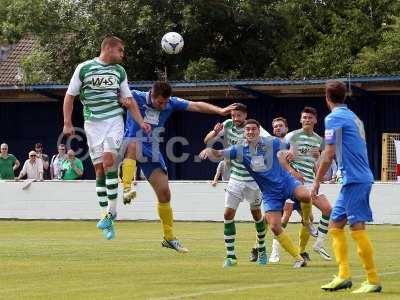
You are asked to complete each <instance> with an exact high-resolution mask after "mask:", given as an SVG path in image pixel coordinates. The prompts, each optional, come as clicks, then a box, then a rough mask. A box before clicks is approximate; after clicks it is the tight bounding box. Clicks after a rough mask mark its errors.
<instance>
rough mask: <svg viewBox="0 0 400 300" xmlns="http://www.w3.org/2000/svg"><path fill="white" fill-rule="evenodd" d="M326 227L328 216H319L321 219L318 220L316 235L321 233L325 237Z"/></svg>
mask: <svg viewBox="0 0 400 300" xmlns="http://www.w3.org/2000/svg"><path fill="white" fill-rule="evenodd" d="M328 225H329V216H324V215H322V216H321V219H319V224H318V234H320V233H322V234H324V235H326V234H327V233H328Z"/></svg>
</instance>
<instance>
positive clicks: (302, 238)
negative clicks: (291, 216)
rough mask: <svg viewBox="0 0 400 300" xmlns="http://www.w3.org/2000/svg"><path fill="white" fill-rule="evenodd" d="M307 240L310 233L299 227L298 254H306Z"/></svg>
mask: <svg viewBox="0 0 400 300" xmlns="http://www.w3.org/2000/svg"><path fill="white" fill-rule="evenodd" d="M309 239H310V233H309V232H308V230H307V228H306V227H305V226H303V225H301V228H300V232H299V241H300V242H299V246H300V253H303V252H306V246H307V243H308V240H309Z"/></svg>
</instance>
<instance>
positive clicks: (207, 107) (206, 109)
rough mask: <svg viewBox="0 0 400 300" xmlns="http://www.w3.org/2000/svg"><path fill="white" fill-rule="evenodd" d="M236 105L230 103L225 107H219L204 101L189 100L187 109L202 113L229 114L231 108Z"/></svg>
mask: <svg viewBox="0 0 400 300" xmlns="http://www.w3.org/2000/svg"><path fill="white" fill-rule="evenodd" d="M235 107H236V104H231V105H229V106H227V107H219V106H215V105H212V104H210V103H206V102H193V101H189V106H188V108H187V110H188V111H193V112H200V113H203V114H215V115H221V116H226V115H228V114H230V112H231V110H232V109H234V108H235Z"/></svg>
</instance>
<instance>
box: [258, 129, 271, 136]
mask: <svg viewBox="0 0 400 300" xmlns="http://www.w3.org/2000/svg"><path fill="white" fill-rule="evenodd" d="M260 136H262V137H267V136H271V135H270V134H269V132H268V131H266V130H265V129H264V128H263V127H260Z"/></svg>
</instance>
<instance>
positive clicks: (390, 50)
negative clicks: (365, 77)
mask: <svg viewBox="0 0 400 300" xmlns="http://www.w3.org/2000/svg"><path fill="white" fill-rule="evenodd" d="M381 36H382V40H381V42H380V43H379V44H378V46H377V47H376V48H372V47H364V48H363V49H362V50H361V52H360V53H358V55H357V59H356V61H355V63H354V65H353V68H352V70H353V72H355V73H358V74H391V73H397V74H398V73H399V72H400V18H395V19H394V24H393V25H388V26H387V29H385V30H384V31H383V32H382V35H381Z"/></svg>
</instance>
